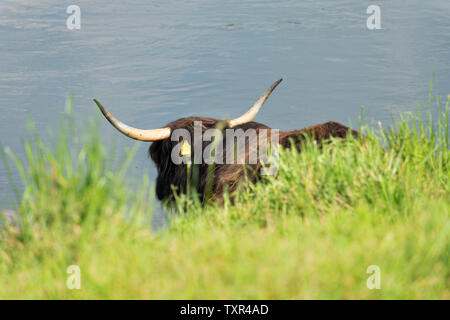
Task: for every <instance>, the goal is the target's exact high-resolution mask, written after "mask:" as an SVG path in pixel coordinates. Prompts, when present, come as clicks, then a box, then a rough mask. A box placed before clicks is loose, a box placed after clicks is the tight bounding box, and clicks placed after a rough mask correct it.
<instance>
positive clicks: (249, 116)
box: [228, 79, 283, 128]
mask: <svg viewBox="0 0 450 320" xmlns="http://www.w3.org/2000/svg"><path fill="white" fill-rule="evenodd" d="M281 81H283V79H280V80H278V81H276V82H275V83H274V84H272V85H271V86H270V88H269V89H267V90H266V92H264V94H263V95H262V96H261V97H260V98H259V99H258V100H257V101H256V102H255V104H254V105H253V106H252V107H251V108H250V109H249V110H248V111H247V112H246V113H244V114H243V115H242V116H240V117H239V118H236V119H233V120H228V127H229V128H233V127H235V126H237V125H240V124H244V123H247V122H250V121H252V120H253V119H255V117H256V115H257V114H258V112H259V109H261V107H262V105H263V104H264V102H266V100H267V99H268V98H269V96H270V94H271V93H272V91H273V90H274V89H275V88H276V87H277V86H278V85H279V84H280V82H281Z"/></svg>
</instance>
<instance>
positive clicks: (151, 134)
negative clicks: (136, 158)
mask: <svg viewBox="0 0 450 320" xmlns="http://www.w3.org/2000/svg"><path fill="white" fill-rule="evenodd" d="M94 102H95V103H96V104H97V106H98V108H99V109H100V111H101V112H102V113H103V115H104V116H105V118H106V119H107V120H108V121H109V123H111V124H112V125H113V127H114V128H116V129H117V130H119V131H120V132H121V133H123V134H124V135H126V136H127V137H130V138H132V139H135V140H140V141H158V140H164V139H167V138H169V137H170V134H171V130H170V128H159V129H150V130H142V129H137V128H133V127H130V126H128V125H126V124H125V123H123V122H122V121H120V120H118V119H116V118H115V117H114V116H113V115H112V114H111V113H109V112H108V111H107V110H106V109H105V107H103V106H102V104H101V103H100V102H98V100H97V99H94Z"/></svg>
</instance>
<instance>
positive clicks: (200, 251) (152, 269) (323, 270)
mask: <svg viewBox="0 0 450 320" xmlns="http://www.w3.org/2000/svg"><path fill="white" fill-rule="evenodd" d="M431 100H433V99H430V102H429V103H428V104H427V105H426V106H425V109H427V108H433V109H434V110H435V111H436V104H438V105H439V106H438V107H437V108H439V114H438V116H437V118H436V117H435V119H431V118H429V117H426V118H424V119H421V118H420V116H419V114H420V113H418V114H417V115H415V116H414V115H410V116H407V117H404V118H403V119H400V120H397V121H396V123H395V125H394V126H393V127H392V128H386V129H383V128H380V129H377V130H374V131H369V132H367V131H366V132H365V133H366V134H367V135H368V138H367V139H366V140H365V142H360V141H356V140H349V141H346V142H343V141H334V142H332V143H331V144H330V146H329V147H327V148H325V150H322V151H320V150H318V149H317V147H316V146H315V145H313V144H310V143H309V144H307V145H306V146H305V148H304V151H303V152H302V153H301V154H298V153H295V152H292V151H289V150H285V151H282V153H281V161H280V167H279V177H278V179H273V178H270V177H269V178H268V181H266V183H265V184H258V185H256V186H252V187H250V188H249V190H246V191H245V192H242V193H240V194H239V196H238V198H237V200H236V203H235V204H234V205H231V204H230V203H228V202H226V203H225V204H224V206H223V207H219V206H217V205H215V204H209V205H208V206H207V207H205V208H201V207H200V206H199V205H197V204H196V203H195V202H194V201H191V200H189V199H181V200H180V201H185V202H187V204H188V207H189V209H188V210H187V212H186V213H173V214H172V215H171V216H170V218H169V223H168V225H167V226H165V227H164V228H161V229H158V230H156V231H152V230H151V228H150V225H151V217H152V215H151V212H152V208H151V204H152V200H151V197H152V192H151V188H150V186H151V182H150V183H149V182H148V179H147V178H146V177H144V179H143V180H142V183H137V186H136V185H133V186H130V185H127V184H126V183H125V182H124V180H125V179H124V177H125V176H126V174H127V167H128V165H129V164H130V161H131V159H132V156H133V152H132V151H130V152H129V154H128V156H127V157H126V158H125V159H123V160H122V161H120V164H114V163H113V161H111V158H114V157H112V156H111V153H110V152H109V151H108V149H107V148H106V147H105V145H104V144H103V143H102V142H101V140H100V138H99V135H98V132H97V131H96V129H95V125H91V126H90V127H91V130H88V131H87V133H86V134H82V135H80V134H79V133H78V132H77V129H76V126H74V125H73V123H72V122H71V121H65V122H64V123H65V126H64V127H63V128H62V129H61V130H60V132H59V135H58V138H57V139H56V140H57V141H56V142H55V143H53V144H52V145H51V146H47V145H45V144H44V143H42V141H41V140H40V139H39V138H38V137H36V136H34V137H33V138H31V139H30V140H29V141H28V142H26V143H25V150H26V154H27V159H26V161H22V160H20V159H17V158H16V157H15V156H14V155H13V154H12V152H11V151H10V150H9V149H8V148H6V149H3V148H2V150H4V151H3V153H2V157H3V159H4V164H5V165H6V167H8V166H9V167H10V168H11V170H16V169H17V170H18V171H19V172H20V174H21V176H22V180H23V185H24V192H23V193H20V194H18V201H17V207H16V208H15V210H16V211H17V212H18V219H17V220H16V222H15V223H14V224H11V223H9V222H8V221H3V223H4V225H5V226H4V227H3V229H2V230H1V232H0V298H6V299H12V298H45V299H47V298H50V299H55V298H62V299H72V298H80V299H89V298H125V299H128V298H137V299H141V298H146V299H147V298H149V299H153V298H161V299H165V298H174V299H178V298H210V299H216V298H243V299H246V298H256V299H259V298H269V299H270V298H274V299H279V298H282V299H284V298H286V299H310V298H313V299H315V298H321V299H323V298H325V299H339V298H356V299H364V298H375V299H389V298H399V299H406V298H413V299H416V298H425V299H427V298H437V299H450V281H449V279H450V278H449V275H450V273H449V251H450V250H449V249H450V248H449V234H450V222H449V212H450V182H449V165H450V162H449V161H450V158H449V142H448V136H449V131H448V129H449V128H448V112H449V102H448V101H447V102H446V103H439V102H437V101H431ZM434 113H436V112H434ZM422 114H424V112H422ZM328 148H333V150H334V151H333V152H328ZM14 168H16V169H14ZM8 170H9V169H8ZM19 189H20V188H19ZM180 207H182V204H180ZM70 265H78V266H79V267H80V270H81V289H80V290H69V289H68V288H67V287H66V279H67V277H68V276H69V275H68V274H67V273H66V269H67V267H68V266H70ZM370 265H377V266H378V267H379V268H380V275H381V282H380V284H381V289H379V290H377V289H374V290H369V289H368V288H367V286H366V281H367V279H368V277H369V276H370V274H367V273H366V270H367V268H368V266H370Z"/></svg>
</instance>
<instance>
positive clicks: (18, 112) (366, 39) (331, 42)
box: [0, 0, 450, 205]
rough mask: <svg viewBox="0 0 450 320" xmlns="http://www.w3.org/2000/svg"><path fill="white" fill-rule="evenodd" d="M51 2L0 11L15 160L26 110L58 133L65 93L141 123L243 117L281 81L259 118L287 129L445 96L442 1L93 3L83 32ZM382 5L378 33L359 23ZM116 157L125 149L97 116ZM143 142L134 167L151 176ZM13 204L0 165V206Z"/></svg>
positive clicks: (2, 103) (8, 137) (16, 4)
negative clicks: (95, 101)
mask: <svg viewBox="0 0 450 320" xmlns="http://www.w3.org/2000/svg"><path fill="white" fill-rule="evenodd" d="M69 4H72V3H70V2H66V1H58V0H40V1H32V0H2V1H1V3H0V111H1V112H0V141H1V143H2V144H4V145H9V146H10V147H11V148H12V149H13V151H14V152H16V153H17V154H18V155H19V156H23V151H22V146H21V138H23V137H24V135H25V134H24V132H25V130H26V118H27V115H30V116H31V117H32V118H33V119H34V120H35V122H36V126H37V127H38V128H40V129H42V131H45V132H46V131H47V129H48V128H53V129H54V128H56V127H57V124H58V117H60V116H61V114H62V113H63V112H64V104H65V99H66V97H67V95H68V94H69V93H70V92H72V93H73V94H74V97H75V111H76V113H77V115H78V116H79V117H89V116H90V115H93V114H95V113H96V112H97V110H96V109H95V105H94V104H93V103H92V98H93V97H97V98H99V99H100V101H102V102H103V103H104V104H105V106H107V107H108V109H110V111H111V112H112V113H114V114H115V115H117V116H118V117H119V118H121V119H123V120H124V121H125V122H127V123H129V124H132V125H134V126H136V127H142V128H151V127H160V126H162V125H164V124H166V123H167V122H170V121H172V120H175V119H177V118H180V117H184V116H189V115H203V116H209V117H215V118H230V117H235V116H237V115H239V114H241V113H242V112H243V111H245V110H246V108H248V107H249V106H250V105H251V104H252V103H253V102H254V100H255V99H256V98H257V97H258V96H259V95H260V94H261V93H262V92H263V91H264V90H265V89H266V88H267V87H268V86H269V85H270V84H271V83H272V82H273V81H275V80H277V79H278V78H280V77H283V78H284V82H283V83H282V84H281V85H280V86H279V87H278V88H277V89H276V92H275V93H274V94H273V95H272V97H271V98H270V100H269V101H268V102H267V103H266V105H265V106H264V107H263V109H262V111H261V112H260V114H259V115H258V117H257V119H256V120H257V121H259V122H262V123H265V124H267V125H269V126H271V127H274V128H280V129H281V130H283V129H294V128H302V127H305V126H308V125H312V124H316V123H319V122H323V121H327V120H335V121H340V122H343V123H347V124H348V123H349V122H350V121H351V122H352V123H353V124H356V122H357V118H358V114H359V112H360V108H361V106H362V105H364V106H365V110H366V116H367V117H368V118H371V119H374V120H380V121H382V122H385V123H388V122H389V121H390V118H391V113H392V112H397V111H408V110H411V111H413V110H415V108H416V104H417V101H418V100H420V101H423V100H424V99H426V97H427V95H428V84H429V81H430V79H431V74H432V72H433V70H436V81H435V87H434V93H435V94H438V95H440V96H443V97H446V96H447V94H449V93H450V87H449V84H450V72H449V71H450V63H449V62H450V20H449V17H450V1H448V0H433V1H419V0H417V1H416V0H410V1H401V0H392V1H381V0H380V1H363V0H347V1H332V0H326V1H312V0H309V1H300V0H295V1H294V0H291V1H287V0H278V1H273V0H272V1H266V0H258V1H235V0H227V1H213V0H192V1H173V0H165V1H149V0H131V1H103V0H97V1H87V0H78V1H74V3H73V4H77V5H79V6H80V8H81V23H82V25H81V30H72V31H71V30H68V29H67V27H66V19H67V17H68V14H67V13H66V8H67V6H68V5H69ZM371 4H378V5H379V6H380V8H381V25H382V29H381V30H372V31H371V30H368V29H367V27H366V19H367V17H368V14H367V13H366V10H367V7H368V6H369V5H371ZM101 132H102V135H104V136H108V137H109V136H112V137H114V136H117V141H118V142H119V148H118V149H119V150H121V149H123V147H124V146H127V145H132V144H133V142H132V141H130V140H128V139H127V138H125V137H122V136H120V137H119V136H118V135H119V134H118V133H117V132H116V131H114V130H113V129H112V128H111V127H110V126H109V125H108V124H106V123H105V121H103V122H102V127H101ZM146 149H147V145H146V144H144V143H142V144H141V146H140V148H139V151H138V154H137V156H136V159H135V165H134V172H135V173H136V172H137V174H140V173H143V172H144V171H145V172H149V173H150V176H151V177H152V178H154V177H155V174H156V171H155V168H154V166H153V164H152V163H151V162H150V160H149V159H148V157H147V154H146ZM11 197H12V188H11V186H10V184H9V182H8V179H7V174H6V170H4V167H3V165H0V205H1V204H4V203H5V201H6V199H9V198H11Z"/></svg>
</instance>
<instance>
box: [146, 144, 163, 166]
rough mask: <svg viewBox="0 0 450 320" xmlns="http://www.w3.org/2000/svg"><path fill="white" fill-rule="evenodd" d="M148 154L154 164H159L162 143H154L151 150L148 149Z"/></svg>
mask: <svg viewBox="0 0 450 320" xmlns="http://www.w3.org/2000/svg"><path fill="white" fill-rule="evenodd" d="M148 154H149V156H150V158H151V159H152V160H153V162H154V163H156V164H158V163H159V157H160V155H161V141H155V142H152V144H151V145H150V148H148Z"/></svg>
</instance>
